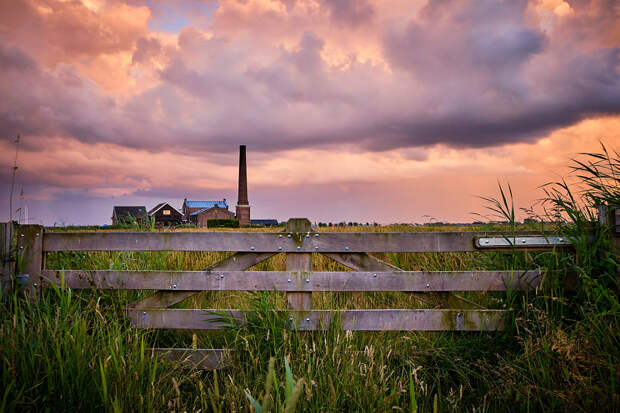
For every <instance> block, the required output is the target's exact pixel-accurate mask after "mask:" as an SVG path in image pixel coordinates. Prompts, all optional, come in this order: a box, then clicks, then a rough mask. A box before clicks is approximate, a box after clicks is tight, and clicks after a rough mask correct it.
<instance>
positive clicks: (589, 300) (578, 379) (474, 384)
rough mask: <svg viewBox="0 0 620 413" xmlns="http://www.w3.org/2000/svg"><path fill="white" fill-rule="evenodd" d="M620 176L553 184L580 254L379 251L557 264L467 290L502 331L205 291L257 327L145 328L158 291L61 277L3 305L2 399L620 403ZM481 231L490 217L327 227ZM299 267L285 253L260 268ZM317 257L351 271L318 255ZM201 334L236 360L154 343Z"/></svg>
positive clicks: (127, 256)
mask: <svg viewBox="0 0 620 413" xmlns="http://www.w3.org/2000/svg"><path fill="white" fill-rule="evenodd" d="M607 158H608V160H609V159H611V163H610V164H611V165H615V166H614V167H615V168H616V169H615V170H616V171H617V168H618V162H619V161H618V159H617V154H616V159H615V160H614V158H613V157H609V156H607ZM588 159H589V158H588ZM593 162H594V163H595V162H596V158H595V159H593V160H592V161H591V163H590V164H592V163H593ZM614 162H615V163H614ZM590 164H588V163H586V164H584V165H590ZM599 173H600V170H599ZM585 176H586V177H587V176H589V175H587V174H585ZM614 176H616V177H617V176H618V175H614ZM615 179H616V180H615V181H613V180H611V181H609V180H607V181H601V182H605V185H604V186H603V189H606V190H607V192H602V191H601V190H600V188H598V189H597V187H591V186H590V187H588V186H587V185H588V184H589V182H588V181H583V183H584V185H586V187H587V188H588V191H587V192H586V193H585V195H584V196H585V197H584V196H582V197H580V199H581V201H579V200H575V197H573V198H571V195H572V194H571V193H570V192H567V191H568V190H569V188H568V187H566V188H565V187H562V185H561V184H558V185H556V186H553V187H550V188H549V192H548V202H549V205H551V206H552V207H554V208H555V210H556V211H557V210H558V209H559V210H561V212H562V213H563V215H562V216H563V217H564V223H563V224H561V225H557V226H555V227H553V228H548V229H549V230H554V231H560V232H561V233H563V234H564V235H565V236H567V237H569V239H571V241H572V242H573V245H574V251H572V252H562V251H551V252H512V251H508V252H485V253H480V252H476V253H423V254H380V255H378V257H379V258H381V259H383V260H385V261H388V262H390V263H392V264H394V265H397V266H399V267H400V268H402V269H404V270H466V269H470V270H471V269H534V268H542V269H544V271H545V277H544V283H543V286H542V287H541V288H540V289H538V290H537V291H531V292H528V293H521V292H514V291H512V292H508V293H463V294H459V295H460V297H461V298H458V299H457V302H460V303H462V304H463V305H471V306H474V307H475V306H481V307H484V308H501V309H510V310H512V311H511V317H510V320H508V322H507V326H508V328H507V329H506V330H505V331H502V332H492V333H487V332H469V333H465V332H442V333H422V332H378V333H370V332H350V331H342V330H341V329H339V328H338V325H337V323H336V324H335V325H333V326H332V327H331V328H330V329H329V330H327V331H317V332H304V333H295V332H291V331H289V330H287V329H286V328H285V325H286V322H285V320H283V319H280V318H278V317H277V316H275V315H274V313H273V312H271V311H270V310H272V309H274V308H285V298H284V295H283V294H280V293H275V292H267V293H240V292H203V293H200V294H198V295H196V296H195V297H192V298H190V299H189V300H187V301H186V302H183V303H181V304H179V306H182V307H187V308H235V307H239V308H244V309H253V310H255V311H256V312H255V316H254V317H252V319H251V320H250V322H249V323H248V324H247V325H246V326H243V327H240V328H238V329H234V330H230V331H221V332H209V333H198V334H196V336H193V335H192V332H184V331H161V330H159V331H141V330H133V329H130V328H129V324H128V321H127V320H126V319H125V318H124V317H123V309H124V307H125V306H126V305H127V304H128V303H130V302H132V301H134V300H136V299H138V298H140V297H142V296H144V295H145V294H148V293H149V292H147V291H138V292H133V291H114V292H101V291H71V290H69V289H61V288H55V289H49V290H46V291H45V292H44V293H43V295H42V297H41V299H40V300H38V301H37V302H34V303H29V302H27V301H24V300H22V299H21V298H19V297H18V295H17V294H11V295H9V296H8V297H5V299H4V301H3V303H2V307H1V310H0V411H33V410H36V411H67V410H75V411H94V410H95V411H99V410H103V411H119V412H120V411H177V412H182V411H202V412H207V411H214V412H228V411H249V410H252V409H256V410H261V407H260V405H261V404H263V407H264V408H263V411H278V412H280V411H293V410H297V411H408V412H416V411H417V412H437V411H442V412H443V411H468V412H500V411H502V412H503V411H558V412H559V411H584V412H589V411H593V410H597V411H618V409H619V408H620V396H619V391H618V386H619V384H620V383H619V379H620V374H619V372H620V350H619V349H620V335H619V333H618V316H619V314H620V313H619V310H620V306H619V305H618V279H617V272H616V271H617V267H618V262H617V258H616V257H615V255H614V249H613V245H612V243H611V241H610V237H609V235H610V228H609V227H607V226H604V225H601V224H600V223H598V221H597V219H596V217H595V216H594V215H592V207H593V205H594V204H593V202H594V201H597V202H601V201H605V202H606V203H608V204H610V205H612V206H614V205H615V206H620V202H619V201H620V197H619V196H618V180H617V178H615ZM596 182H599V181H596ZM614 185H615V186H614ZM554 191H555V192H554ZM614 191H615V192H614ZM505 194H506V193H505V192H504V191H503V190H502V193H501V195H502V196H504V195H505ZM589 197H590V198H589ZM596 197H598V198H596ZM571 199H572V200H571ZM582 201H585V202H586V204H583V203H582ZM588 202H589V204H588ZM490 207H491V208H499V209H498V211H499V213H503V214H505V216H506V218H507V219H508V220H509V221H510V220H511V217H512V222H514V210H513V209H511V208H512V205H511V202H510V199H509V198H507V200H506V202H504V201H503V200H502V198H501V197H500V201H499V203H497V204H493V202H491V203H490ZM496 212H497V211H496ZM474 229H481V228H475V227H471V226H467V227H463V228H455V227H445V226H441V227H413V226H393V227H385V226H383V227H365V226H364V227H344V228H342V227H339V228H329V227H328V228H321V230H322V231H329V230H332V231H338V230H341V231H342V230H350V231H390V232H394V231H420V230H424V231H443V230H450V231H457V230H474ZM482 229H485V230H487V229H498V228H490V227H485V228H482ZM499 229H502V230H503V231H505V232H510V231H514V230H520V229H523V228H522V227H519V226H516V225H508V226H504V227H501V228H499ZM528 229H532V228H531V227H530V228H528ZM534 229H536V228H534ZM57 230H61V229H57ZM147 230H148V229H147ZM276 230H277V229H276ZM588 237H589V238H588ZM227 255H228V254H226V253H200V252H153V253H148V252H123V253H117V252H115V253H106V252H92V253H80V252H72V253H66V252H64V253H50V254H49V255H48V258H47V266H48V268H51V269H72V268H80V269H111V270H137V269H148V270H155V269H161V270H200V269H204V268H205V267H207V266H208V265H209V264H212V263H214V262H216V261H218V260H220V259H222V258H224V257H226V256H227ZM284 267H285V262H284V256H283V255H282V254H280V255H277V256H275V257H273V258H271V259H269V260H267V261H265V262H263V263H260V264H259V265H257V266H256V267H255V269H257V270H283V269H284ZM313 269H314V270H316V271H327V270H331V271H333V270H342V271H344V270H345V268H344V267H342V266H340V265H339V264H337V263H335V262H333V261H329V260H328V259H327V258H325V257H323V256H321V255H317V254H314V256H313ZM568 273H573V274H577V276H578V279H579V288H578V289H577V290H576V291H568V290H567V289H566V288H565V287H564V286H565V283H564V281H565V279H566V277H567V274H568ZM313 301H314V306H315V308H318V309H323V308H325V309H327V308H342V309H345V308H360V309H361V308H422V307H424V306H427V305H425V304H421V303H420V302H418V301H417V300H416V299H415V297H414V296H413V295H411V294H406V293H315V294H314V297H313ZM193 341H194V342H195V343H194V344H197V345H198V347H200V348H231V349H234V350H235V351H234V353H233V355H232V365H231V367H230V368H227V369H223V370H220V371H206V372H205V371H197V370H187V369H184V368H181V367H179V366H175V365H172V364H166V363H163V362H162V361H159V360H156V359H152V358H151V357H150V353H149V352H148V348H149V347H153V346H156V347H190V346H192V342H193ZM270 360H273V361H272V362H271V363H270ZM289 365H290V370H289V369H288V368H287V367H288V366H289ZM253 402H254V403H253ZM265 403H267V404H268V406H264V404H265ZM253 406H254V407H253Z"/></svg>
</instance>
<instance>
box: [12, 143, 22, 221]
mask: <svg viewBox="0 0 620 413" xmlns="http://www.w3.org/2000/svg"><path fill="white" fill-rule="evenodd" d="M19 138H20V136H19V135H17V138H15V162H14V163H13V177H12V178H11V194H10V196H9V222H13V189H14V188H15V173H16V172H17V153H18V152H19Z"/></svg>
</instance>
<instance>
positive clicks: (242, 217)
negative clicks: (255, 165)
mask: <svg viewBox="0 0 620 413" xmlns="http://www.w3.org/2000/svg"><path fill="white" fill-rule="evenodd" d="M236 212H237V219H238V220H239V225H240V226H242V227H243V226H247V225H250V203H249V202H248V169H247V165H246V161H245V145H241V146H239V196H238V198H237V210H236Z"/></svg>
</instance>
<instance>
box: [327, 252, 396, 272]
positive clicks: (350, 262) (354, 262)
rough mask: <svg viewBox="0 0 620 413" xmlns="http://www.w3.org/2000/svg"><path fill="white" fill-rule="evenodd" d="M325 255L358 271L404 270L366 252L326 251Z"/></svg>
mask: <svg viewBox="0 0 620 413" xmlns="http://www.w3.org/2000/svg"><path fill="white" fill-rule="evenodd" d="M323 255H325V256H326V257H328V258H331V259H332V260H334V261H336V262H337V263H339V264H342V265H344V266H345V267H347V268H351V269H352V270H356V271H402V270H401V269H400V268H398V267H397V266H395V265H392V264H389V263H387V262H385V261H382V260H380V259H379V258H376V257H373V256H372V255H369V254H367V253H365V252H352V253H345V254H342V253H338V252H326V253H323Z"/></svg>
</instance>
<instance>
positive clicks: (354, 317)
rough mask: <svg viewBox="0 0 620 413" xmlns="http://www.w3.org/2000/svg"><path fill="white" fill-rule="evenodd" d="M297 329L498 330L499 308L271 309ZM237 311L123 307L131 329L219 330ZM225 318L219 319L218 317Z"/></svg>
mask: <svg viewBox="0 0 620 413" xmlns="http://www.w3.org/2000/svg"><path fill="white" fill-rule="evenodd" d="M274 312H275V313H278V314H280V315H282V316H283V317H287V318H288V322H289V325H290V326H291V328H293V329H297V330H320V329H323V330H324V329H327V328H328V326H329V323H331V322H332V321H334V317H339V318H340V323H341V324H340V326H341V327H342V328H343V329H344V330H358V331H384V330H398V331H414V330H416V331H494V330H502V329H503V326H504V316H505V315H506V311H502V310H306V311H303V310H302V311H274ZM248 313H250V312H243V311H241V310H207V309H204V310H195V309H173V310H169V309H140V310H136V309H127V316H128V317H129V318H130V319H131V325H132V327H135V328H167V329H183V330H185V329H188V330H221V329H225V328H228V327H229V325H228V324H229V323H230V320H232V321H233V322H235V323H243V322H244V321H245V319H246V314H248ZM223 318H224V319H225V318H229V321H225V322H222V319H223Z"/></svg>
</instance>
